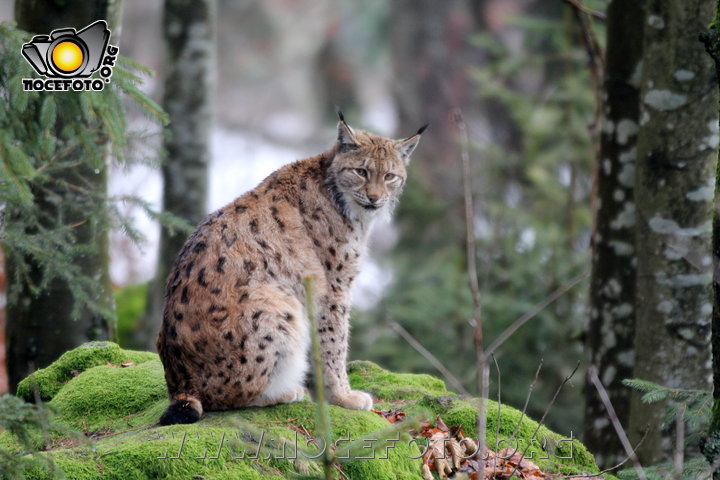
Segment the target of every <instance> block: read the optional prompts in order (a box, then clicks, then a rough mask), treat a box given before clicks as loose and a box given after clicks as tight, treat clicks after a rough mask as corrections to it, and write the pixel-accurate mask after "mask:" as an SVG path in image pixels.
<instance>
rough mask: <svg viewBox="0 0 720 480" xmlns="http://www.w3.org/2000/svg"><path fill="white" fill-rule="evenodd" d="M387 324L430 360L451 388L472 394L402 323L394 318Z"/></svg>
mask: <svg viewBox="0 0 720 480" xmlns="http://www.w3.org/2000/svg"><path fill="white" fill-rule="evenodd" d="M388 325H390V327H391V328H392V329H393V330H395V331H396V332H397V333H398V334H400V336H401V337H403V338H404V339H405V341H406V342H408V343H409V344H410V346H411V347H413V348H414V349H415V350H416V351H417V352H418V353H419V354H420V355H422V356H423V357H425V359H426V360H427V361H428V362H430V363H431V364H432V366H433V367H435V368H436V369H437V371H438V372H440V373H441V374H442V376H443V377H445V380H447V381H448V382H449V383H450V384H451V385H452V386H453V388H455V390H457V391H458V392H460V393H461V394H462V395H465V396H467V397H471V396H472V395H471V394H470V392H468V391H467V390H466V389H465V387H464V386H463V384H462V383H461V382H460V380H458V379H457V377H455V375H453V374H452V372H450V370H448V369H447V368H446V367H445V365H443V364H442V362H440V360H438V359H437V357H436V356H435V355H433V354H432V353H430V352H429V351H428V349H426V348H425V347H423V345H422V344H421V343H420V342H419V341H418V340H417V339H416V338H415V337H413V336H412V334H411V333H410V332H408V331H407V330H405V328H404V327H403V326H402V325H400V324H399V323H397V322H396V321H394V320H390V321H389V322H388Z"/></svg>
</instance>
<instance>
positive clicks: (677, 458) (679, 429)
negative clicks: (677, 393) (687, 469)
mask: <svg viewBox="0 0 720 480" xmlns="http://www.w3.org/2000/svg"><path fill="white" fill-rule="evenodd" d="M684 462H685V404H684V403H681V404H680V405H679V407H678V411H677V417H676V418H675V455H673V467H674V472H673V473H674V474H675V479H676V480H682V472H683V463H684Z"/></svg>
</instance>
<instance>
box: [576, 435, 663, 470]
mask: <svg viewBox="0 0 720 480" xmlns="http://www.w3.org/2000/svg"><path fill="white" fill-rule="evenodd" d="M649 431H650V429H649V428H646V429H645V433H643V436H642V438H641V439H640V441H639V442H638V443H637V445H635V448H634V449H633V452H637V449H638V448H640V445H642V444H643V442H644V441H645V439H646V438H647V436H648V432H649ZM628 460H630V456H626V457H625V459H624V460H623V461H622V462H620V463H618V464H617V465H613V466H612V467H610V468H606V469H605V470H603V471H601V472H598V473H581V474H580V475H569V476H567V477H565V478H589V477H600V476H602V475H605V474H606V473H608V472H612V471H613V470H617V469H618V468H620V467H622V466H623V465H625V464H626V463H627V461H628Z"/></svg>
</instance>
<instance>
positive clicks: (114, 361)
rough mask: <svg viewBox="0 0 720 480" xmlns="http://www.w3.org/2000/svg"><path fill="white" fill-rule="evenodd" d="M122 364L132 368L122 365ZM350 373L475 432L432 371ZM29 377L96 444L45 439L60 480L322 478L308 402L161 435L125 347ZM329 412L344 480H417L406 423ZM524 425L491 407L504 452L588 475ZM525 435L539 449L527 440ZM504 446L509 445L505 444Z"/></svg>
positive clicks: (151, 380) (159, 389)
mask: <svg viewBox="0 0 720 480" xmlns="http://www.w3.org/2000/svg"><path fill="white" fill-rule="evenodd" d="M123 362H133V364H134V365H132V366H128V367H126V368H121V367H119V366H118V365H120V364H122V363H123ZM108 363H109V364H110V365H107V364H108ZM73 370H75V372H73ZM349 375H350V380H351V383H352V385H353V387H354V388H358V389H362V390H365V391H369V392H371V393H372V394H373V395H374V396H375V397H376V398H379V399H382V401H383V402H385V403H379V404H378V407H377V408H389V407H391V406H392V407H398V406H400V407H401V408H402V409H403V410H404V411H405V412H406V413H407V414H408V416H419V415H424V416H425V418H433V417H434V416H435V415H438V414H439V415H441V416H442V418H443V419H444V420H445V422H446V423H447V424H448V425H452V424H459V425H462V427H463V429H464V430H465V431H466V432H467V433H468V434H470V435H471V432H472V431H474V429H475V422H476V415H477V408H476V407H477V405H476V400H473V399H469V400H467V399H462V398H459V397H457V396H456V395H454V394H452V393H450V392H448V391H447V389H446V388H445V385H444V383H443V382H442V381H441V380H438V379H436V378H433V377H431V376H429V375H412V374H395V373H392V372H388V371H387V370H384V369H382V368H380V367H379V366H377V365H375V364H373V363H371V362H353V363H352V364H351V365H350V367H349ZM32 377H34V378H30V377H29V378H28V379H26V380H24V381H23V385H25V387H24V388H25V389H26V391H28V392H32V390H28V389H29V388H30V387H29V385H30V384H31V383H36V384H37V385H38V389H39V390H40V391H41V394H42V395H43V396H44V397H45V398H52V400H51V401H50V405H51V406H52V407H53V409H54V410H56V411H57V415H56V419H55V420H56V422H58V423H60V424H62V425H65V426H67V427H69V428H72V429H75V430H78V431H80V432H83V433H84V434H86V435H88V436H90V437H91V438H93V442H92V443H91V444H89V445H86V444H83V443H78V441H77V439H72V437H70V436H68V435H67V432H63V431H62V430H58V431H54V432H52V433H51V434H52V435H53V439H52V445H53V446H54V447H55V448H53V450H52V451H51V452H49V455H50V456H51V458H53V460H54V461H55V462H56V464H57V465H58V466H59V467H60V468H61V469H62V470H63V471H64V472H65V474H66V476H67V478H72V479H77V480H89V479H96V478H103V479H123V480H128V479H130V480H132V479H146V478H157V479H179V478H188V479H191V478H194V476H196V477H195V478H206V479H207V480H210V479H213V480H216V479H217V480H223V479H227V480H230V479H265V478H278V479H280V478H289V477H291V476H293V475H298V474H300V475H315V476H317V475H319V474H320V473H321V466H320V465H319V464H318V463H317V460H313V459H312V458H308V457H309V456H311V454H316V453H317V448H316V447H315V446H313V444H312V442H311V440H312V439H313V438H314V437H315V436H316V433H317V432H316V415H317V413H316V406H315V404H314V403H313V402H311V401H310V400H309V399H307V398H306V399H305V401H302V402H297V403H292V404H288V405H278V406H274V407H265V408H248V409H242V410H237V411H228V412H208V413H206V415H205V416H204V417H203V418H202V419H201V420H200V421H199V422H198V423H196V424H193V425H174V426H170V427H160V426H158V425H157V420H158V418H159V416H160V415H161V413H162V412H163V410H164V409H165V408H166V407H167V404H168V400H167V398H166V395H167V391H166V387H165V381H164V377H163V370H162V365H161V364H160V362H159V361H158V360H157V356H156V355H154V354H148V353H143V352H131V351H125V350H122V349H121V348H119V347H118V346H117V345H115V344H112V343H109V342H103V343H93V344H86V345H83V346H81V347H79V348H77V349H75V350H72V351H70V352H67V353H66V354H65V355H63V356H62V357H61V358H60V359H59V360H58V361H57V362H55V363H54V364H53V365H51V366H50V367H48V368H46V369H44V370H41V371H38V372H36V373H35V374H34V375H33V376H32ZM389 402H392V403H389ZM329 411H330V418H331V424H332V428H333V439H334V441H336V443H337V449H336V454H337V456H338V457H339V458H340V459H341V465H342V469H343V472H344V473H345V475H346V476H347V478H351V479H388V480H390V479H392V480H395V479H408V480H410V479H420V478H421V476H420V460H419V457H420V453H421V450H420V448H419V447H418V442H415V441H413V440H412V438H411V437H409V435H408V434H407V430H408V429H409V428H410V425H408V424H407V423H406V422H403V423H398V424H394V425H390V424H388V423H387V422H386V421H385V420H384V419H383V418H382V417H380V416H379V415H377V414H375V413H373V412H365V411H353V410H346V409H343V408H340V407H335V406H331V407H330V409H329ZM488 412H489V413H488V438H487V440H488V444H489V445H495V444H496V428H497V420H496V418H497V404H496V403H495V402H489V404H488ZM521 417H522V415H521V413H520V412H519V411H517V410H515V409H513V408H510V407H507V406H505V405H503V406H502V407H501V408H500V426H499V433H498V435H497V440H499V441H500V446H501V447H504V446H507V441H508V439H509V438H511V437H512V435H513V432H514V431H515V430H516V427H517V434H516V438H517V445H518V447H519V448H520V449H525V448H526V447H529V448H528V456H529V455H530V454H531V453H532V454H533V455H534V460H535V461H536V462H537V463H539V464H540V465H541V467H542V468H544V469H545V470H547V471H549V472H565V473H578V472H581V471H588V472H591V471H597V467H596V466H595V464H594V462H593V459H592V457H591V456H590V455H589V453H588V452H587V450H586V449H585V447H584V446H582V444H580V443H579V442H578V441H577V440H575V441H573V442H564V441H562V440H563V439H562V437H561V436H560V435H558V434H556V433H553V432H551V431H549V430H548V429H546V428H545V427H539V428H538V425H537V423H536V422H534V421H533V420H530V419H528V418H521ZM536 430H537V432H536ZM533 435H535V439H536V441H531V439H532V438H533ZM9 441H10V436H9V434H8V433H7V432H4V433H0V447H3V446H7V445H8V442H9ZM503 441H504V442H505V444H503V443H502V442H503ZM511 445H512V446H513V447H514V446H515V443H514V440H513V442H512V444H511ZM571 445H572V447H571ZM283 448H284V450H283ZM570 448H572V455H570ZM258 452H259V455H258ZM283 452H284V453H283ZM293 454H294V455H293ZM543 456H546V457H548V458H547V459H542V458H541V457H543ZM240 457H243V458H240ZM251 457H257V458H251ZM292 457H295V458H292ZM343 457H348V458H343ZM363 457H364V458H363ZM562 457H568V458H562ZM27 477H28V478H29V479H35V480H40V479H50V478H52V474H51V473H50V472H49V471H48V470H47V469H46V468H43V467H42V466H36V467H34V469H33V470H31V471H29V472H28V474H27Z"/></svg>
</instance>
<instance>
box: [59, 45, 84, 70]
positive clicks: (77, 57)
mask: <svg viewBox="0 0 720 480" xmlns="http://www.w3.org/2000/svg"><path fill="white" fill-rule="evenodd" d="M52 61H53V64H54V65H55V66H56V67H57V68H59V69H60V70H62V71H63V72H68V73H70V72H74V71H75V70H77V69H78V68H80V66H81V65H82V63H83V53H82V50H80V47H79V46H77V44H75V43H73V42H60V43H58V44H57V45H56V46H55V48H53V52H52Z"/></svg>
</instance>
